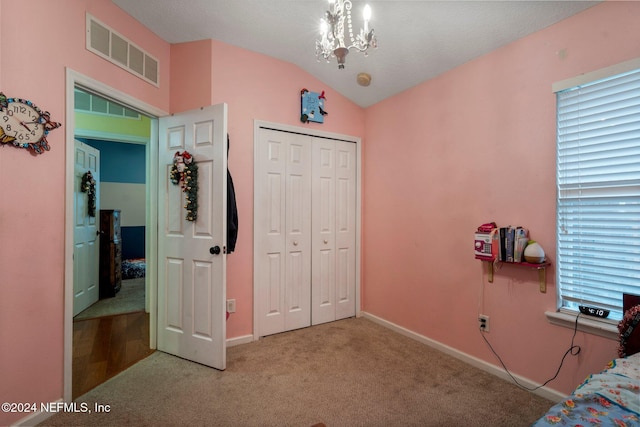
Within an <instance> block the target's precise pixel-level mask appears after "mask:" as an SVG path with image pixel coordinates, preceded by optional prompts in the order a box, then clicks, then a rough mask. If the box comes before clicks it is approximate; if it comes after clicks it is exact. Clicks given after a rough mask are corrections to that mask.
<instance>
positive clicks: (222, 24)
mask: <svg viewBox="0 0 640 427" xmlns="http://www.w3.org/2000/svg"><path fill="white" fill-rule="evenodd" d="M112 1H113V3H115V4H116V5H118V6H119V7H120V8H122V9H123V10H124V11H126V12H127V13H128V14H130V15H131V16H133V17H134V18H136V19H137V20H138V21H140V22H141V23H142V24H143V25H145V26H146V27H148V28H149V29H151V30H152V31H153V32H154V33H156V34H157V35H158V36H159V37H161V38H162V39H163V40H165V41H167V42H169V43H182V42H188V41H195V40H203V39H216V40H220V41H223V42H225V43H228V44H231V45H235V46H239V47H242V48H245V49H249V50H251V51H255V52H259V53H262V54H265V55H269V56H272V57H275V58H278V59H281V60H283V61H287V62H290V63H293V64H295V65H297V66H298V67H300V68H302V69H303V70H305V71H307V72H308V73H309V74H311V75H313V76H315V77H316V78H318V79H319V80H320V81H322V82H323V83H324V84H326V85H327V86H328V87H331V88H333V89H334V90H336V91H338V92H340V93H341V94H343V95H344V96H346V97H347V98H349V99H351V100H352V101H353V102H355V103H356V104H358V105H360V106H362V107H368V106H370V105H373V104H375V103H377V102H379V101H381V100H383V99H385V98H388V97H390V96H392V95H395V94H397V93H399V92H402V91H403V90H405V89H408V88H410V87H412V86H415V85H417V84H419V83H421V82H424V81H426V80H429V79H431V78H433V77H436V76H438V75H440V74H442V73H444V72H446V71H448V70H450V69H452V68H455V67H457V66H459V65H461V64H464V63H465V62H468V61H470V60H472V59H474V58H477V57H479V56H481V55H483V54H485V53H488V52H490V51H492V50H494V49H496V48H498V47H501V46H504V45H506V44H508V43H510V42H512V41H514V40H517V39H520V38H522V37H524V36H526V35H528V34H531V33H533V32H535V31H538V30H540V29H542V28H545V27H548V26H549V25H552V24H554V23H556V22H558V21H560V20H562V19H565V18H567V17H570V16H572V15H574V14H576V13H579V12H581V11H583V10H584V9H586V8H589V7H591V6H594V5H596V4H598V3H600V1H570V0H564V1H540V0H536V1H524V0H517V1H507V0H502V1H484V0H474V1H457V0H448V1H421V0H413V1H402V0H369V1H368V3H369V4H370V5H371V8H372V9H373V16H372V18H371V24H370V25H371V27H372V28H374V29H375V33H376V36H377V38H378V48H377V49H375V50H372V51H370V53H369V55H368V56H367V57H365V56H364V55H363V54H362V53H359V52H357V51H352V52H351V53H350V54H349V55H348V56H347V60H346V67H345V69H343V70H339V69H338V66H337V63H336V62H335V59H333V60H332V61H331V62H330V63H326V62H325V61H324V60H323V61H321V62H318V61H317V59H316V55H315V40H316V38H317V34H318V31H319V23H320V19H321V18H322V16H323V15H324V12H325V10H326V9H327V0H181V1H177V0H112ZM353 2H354V5H353V12H352V13H353V23H354V32H357V31H358V30H359V28H360V27H361V26H362V20H361V13H362V12H361V10H362V7H363V6H364V4H365V3H366V0H353ZM360 72H367V73H369V74H371V76H372V79H371V85H370V86H369V87H361V86H359V85H358V84H357V83H356V76H357V74H358V73H360ZM310 89H311V90H316V91H319V90H323V89H324V88H321V87H320V88H310Z"/></svg>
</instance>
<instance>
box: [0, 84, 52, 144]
mask: <svg viewBox="0 0 640 427" xmlns="http://www.w3.org/2000/svg"><path fill="white" fill-rule="evenodd" d="M0 111H1V112H2V114H1V115H0V143H2V144H12V145H13V146H15V147H18V148H26V149H28V150H32V151H33V152H34V153H35V154H42V153H43V150H47V151H49V144H48V143H47V135H48V134H49V131H51V130H53V129H56V128H59V127H60V126H61V123H58V122H52V121H51V116H50V115H49V112H48V111H42V110H40V109H39V108H38V107H37V106H36V105H35V104H34V103H33V102H31V101H28V100H26V99H21V98H7V97H6V96H5V94H4V93H2V92H0Z"/></svg>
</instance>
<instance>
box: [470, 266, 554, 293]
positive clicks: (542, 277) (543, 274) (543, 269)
mask: <svg viewBox="0 0 640 427" xmlns="http://www.w3.org/2000/svg"><path fill="white" fill-rule="evenodd" d="M477 259H479V260H480V261H483V262H485V263H486V264H487V276H488V280H489V283H493V264H494V260H493V259H492V258H486V259H485V258H477ZM498 262H499V263H500V264H507V265H515V266H520V267H525V268H530V269H532V270H538V282H539V284H540V292H542V293H543V294H544V293H546V292H547V267H548V266H550V265H551V263H550V262H549V261H545V262H543V263H540V264H534V263H531V262H502V261H498Z"/></svg>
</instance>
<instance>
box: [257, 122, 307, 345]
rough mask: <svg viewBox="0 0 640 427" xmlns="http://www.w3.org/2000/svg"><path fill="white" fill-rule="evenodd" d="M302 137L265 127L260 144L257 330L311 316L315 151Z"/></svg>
mask: <svg viewBox="0 0 640 427" xmlns="http://www.w3.org/2000/svg"><path fill="white" fill-rule="evenodd" d="M296 137H298V138H296ZM299 137H300V135H292V134H288V133H283V132H277V131H271V130H267V129H261V130H260V134H259V138H258V141H257V144H256V159H258V160H256V169H255V171H256V172H255V173H256V176H255V177H254V182H255V188H254V191H255V203H254V209H255V213H254V217H255V223H256V227H255V233H254V238H255V245H256V246H255V252H254V257H255V267H256V271H255V274H256V283H257V286H256V293H257V297H256V301H257V302H256V313H257V314H256V315H257V316H259V317H260V320H259V321H258V322H257V324H258V325H259V326H258V328H259V330H258V335H259V336H264V335H270V334H274V333H278V332H283V331H285V330H292V329H297V328H302V327H305V326H309V325H310V322H311V317H310V300H311V296H310V284H311V282H310V274H311V263H310V250H311V237H310V226H311V220H310V217H309V212H310V209H311V191H310V189H311V175H310V161H311V152H310V143H309V138H306V139H305V138H302V139H300V138H299Z"/></svg>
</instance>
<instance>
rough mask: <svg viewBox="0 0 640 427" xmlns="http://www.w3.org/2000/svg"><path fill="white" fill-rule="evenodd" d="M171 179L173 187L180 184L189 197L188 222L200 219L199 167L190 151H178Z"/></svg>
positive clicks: (186, 207)
mask: <svg viewBox="0 0 640 427" xmlns="http://www.w3.org/2000/svg"><path fill="white" fill-rule="evenodd" d="M169 179H170V180H171V183H172V184H173V185H178V184H180V186H181V188H182V191H183V192H184V193H186V195H187V204H186V205H185V206H184V208H185V209H186V210H187V217H186V219H187V221H195V220H196V219H198V165H197V164H196V162H195V160H194V158H193V156H192V155H191V154H190V153H189V152H188V151H183V152H182V153H181V152H179V151H176V154H174V155H173V165H172V166H171V172H170V175H169Z"/></svg>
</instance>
